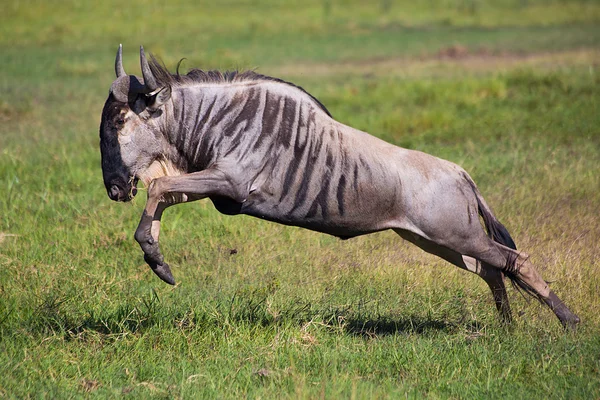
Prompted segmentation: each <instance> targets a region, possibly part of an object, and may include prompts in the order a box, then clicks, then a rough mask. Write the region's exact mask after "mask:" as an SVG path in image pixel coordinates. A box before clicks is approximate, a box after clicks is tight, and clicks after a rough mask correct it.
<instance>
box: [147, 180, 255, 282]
mask: <svg viewBox="0 0 600 400" xmlns="http://www.w3.org/2000/svg"><path fill="white" fill-rule="evenodd" d="M236 189H237V187H236V186H234V185H233V184H232V183H231V180H230V179H229V178H228V177H227V175H225V174H224V173H223V172H221V171H220V170H217V169H208V170H204V171H200V172H195V173H192V174H187V175H179V176H165V177H162V178H157V179H155V180H154V181H152V183H150V186H149V187H148V200H147V201H146V208H145V209H144V212H143V214H142V218H141V220H140V223H139V225H138V228H137V230H136V231H135V240H136V241H137V242H138V243H139V244H140V247H141V248H142V251H143V252H144V260H145V261H146V263H147V264H148V265H149V266H150V268H152V271H154V273H155V274H156V275H158V277H159V278H160V279H162V280H163V281H165V282H166V283H169V284H171V285H174V284H175V279H174V278H173V274H172V273H171V269H170V268H169V265H168V264H167V263H165V262H164V257H163V255H162V253H161V251H160V247H159V242H158V237H159V233H160V220H161V218H162V214H163V211H164V210H165V209H166V208H167V207H170V206H172V205H175V204H179V203H183V202H188V201H194V200H200V199H203V198H205V197H209V196H225V197H230V198H234V199H236V200H239V199H240V198H241V197H243V195H242V194H241V193H239V190H236ZM244 199H245V197H244ZM242 200H243V199H242Z"/></svg>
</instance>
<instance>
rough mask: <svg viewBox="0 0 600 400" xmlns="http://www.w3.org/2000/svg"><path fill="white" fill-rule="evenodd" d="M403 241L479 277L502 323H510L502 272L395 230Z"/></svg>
mask: <svg viewBox="0 0 600 400" xmlns="http://www.w3.org/2000/svg"><path fill="white" fill-rule="evenodd" d="M395 232H396V233H398V234H399V235H400V236H401V237H402V238H403V239H405V240H407V241H409V242H411V243H413V244H415V245H416V246H418V247H420V248H421V249H422V250H424V251H426V252H427V253H430V254H434V255H436V256H438V257H440V258H442V259H444V260H446V261H448V262H449V263H451V264H454V265H456V266H457V267H459V268H462V269H464V270H467V271H470V272H473V273H475V274H477V275H479V276H480V277H481V278H482V279H483V280H484V281H485V283H487V285H488V286H489V288H490V290H491V291H492V295H493V296H494V302H495V303H496V309H497V310H498V313H499V314H500V318H501V319H502V322H504V323H506V324H509V323H510V322H511V321H512V313H511V311H510V304H509V301H508V294H507V293H506V286H505V285H504V274H503V273H502V271H500V270H498V269H496V268H494V267H492V266H490V265H487V264H485V263H481V262H478V261H477V260H476V259H475V258H473V257H469V256H463V255H462V254H460V253H458V252H456V251H454V250H451V249H449V248H447V247H445V246H441V245H438V244H436V243H434V242H432V241H431V240H428V239H425V238H423V237H421V236H419V235H416V234H414V233H411V232H408V231H404V230H400V229H397V230H395Z"/></svg>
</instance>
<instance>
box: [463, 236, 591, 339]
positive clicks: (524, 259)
mask: <svg viewBox="0 0 600 400" xmlns="http://www.w3.org/2000/svg"><path fill="white" fill-rule="evenodd" d="M469 255H471V256H473V257H475V258H477V259H479V260H482V261H483V262H486V263H488V264H490V265H491V266H493V267H495V268H497V269H498V270H502V271H505V273H507V274H509V275H511V276H512V277H513V279H514V281H515V283H517V284H518V285H519V286H521V287H522V288H523V289H525V290H526V291H527V292H530V293H531V294H533V295H535V296H537V297H538V298H539V299H540V300H541V301H543V302H544V303H546V305H548V307H550V309H551V310H552V311H553V312H554V314H555V315H556V316H557V317H558V319H559V320H560V322H561V323H562V325H563V326H564V327H565V328H568V329H575V328H576V326H577V324H578V323H579V317H578V316H577V315H575V314H574V313H573V312H571V310H569V308H568V307H567V306H566V305H565V304H564V303H563V302H562V301H561V300H560V299H559V298H558V296H557V295H556V294H555V293H554V292H553V291H552V290H550V287H549V286H548V283H547V282H546V281H544V280H543V279H542V277H541V276H540V274H539V273H538V272H537V270H536V269H535V267H534V266H533V264H532V263H531V262H530V261H529V256H528V255H527V254H525V253H522V252H518V251H516V250H513V249H510V248H508V247H506V246H503V245H501V244H499V243H496V242H492V241H491V240H490V245H489V246H488V248H487V249H485V250H483V251H479V254H469Z"/></svg>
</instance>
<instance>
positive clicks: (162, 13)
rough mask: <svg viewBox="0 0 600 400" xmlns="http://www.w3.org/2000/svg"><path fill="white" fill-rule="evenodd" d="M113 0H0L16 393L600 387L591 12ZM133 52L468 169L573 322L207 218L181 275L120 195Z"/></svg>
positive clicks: (533, 6)
mask: <svg viewBox="0 0 600 400" xmlns="http://www.w3.org/2000/svg"><path fill="white" fill-rule="evenodd" d="M91 3H92V2H90V4H91ZM96 3H98V4H97V5H94V6H91V5H89V6H88V5H84V4H85V3H84V2H75V1H72V2H69V1H65V2H56V3H53V2H38V1H14V0H13V1H8V2H5V3H4V4H3V6H2V13H1V16H0V59H1V64H0V92H1V93H2V96H0V271H1V273H0V397H9V398H27V397H35V398H71V397H75V398H78V397H89V396H94V397H109V398H111V397H122V396H129V397H136V398H148V397H166V398H170V397H174V398H195V397H205V398H209V397H215V398H238V397H242V396H243V397H250V398H274V397H275V398H279V397H284V398H286V397H290V398H320V397H325V398H340V397H344V398H397V397H411V398H421V397H430V398H483V397H485V398H507V397H508V398H544V399H545V398H598V397H599V396H600V333H599V332H600V312H599V311H600V308H599V303H600V290H599V288H600V276H599V268H600V260H599V256H600V246H599V244H598V243H599V239H600V227H599V226H598V222H599V217H598V214H599V211H600V70H599V62H600V45H599V44H600V5H599V4H598V3H597V2H595V1H537V0H528V1H527V0H522V1H517V0H512V1H511V0H500V1H495V2H486V1H483V0H465V1H459V0H430V1H424V2H416V1H391V0H380V1H378V2H370V3H369V2H359V1H352V2H343V3H344V4H342V2H339V1H334V0H322V1H320V2H319V1H290V2H286V3H280V2H276V1H270V2H261V3H259V4H251V2H245V1H244V2H242V1H240V2H233V1H225V2H224V1H220V2H205V3H203V4H199V3H197V2H193V1H190V2H188V3H180V4H177V5H175V4H174V3H173V2H164V1H163V2H147V1H140V0H134V1H129V2H120V1H103V2H96ZM100 3H101V4H100ZM217 3H218V4H217ZM284 4H285V5H284ZM119 43H123V45H124V50H125V52H124V57H125V68H126V70H127V71H128V72H129V73H136V74H139V58H138V46H139V45H140V44H143V45H144V46H145V48H146V50H147V51H150V52H153V53H155V54H157V55H158V56H159V57H161V59H162V60H163V61H164V62H165V64H166V65H167V66H168V67H170V68H171V69H172V70H174V68H175V65H176V64H177V62H178V61H179V59H180V58H183V57H185V58H186V60H185V61H184V62H183V64H182V69H184V70H185V69H187V68H191V67H201V68H203V69H215V68H218V69H236V68H239V69H246V68H258V71H259V72H261V73H264V74H268V75H274V76H278V77H281V78H284V79H286V80H290V81H293V82H295V83H297V84H300V85H302V86H303V87H305V88H306V89H307V90H308V91H309V92H311V93H312V94H314V95H315V96H316V97H318V98H319V99H320V100H321V101H322V102H323V103H324V104H325V105H326V106H327V107H328V108H329V110H330V111H331V112H332V114H333V115H334V116H335V117H336V118H337V119H338V120H340V121H342V122H344V123H346V124H349V125H352V126H355V127H357V128H360V129H363V130H366V131H368V132H371V133H373V134H375V135H377V136H380V137H382V138H384V139H385V140H388V141H390V142H392V143H395V144H398V145H401V146H405V147H409V148H414V149H419V150H422V151H426V152H429V153H432V154H434V155H437V156H440V157H443V158H446V159H449V160H452V161H454V162H457V163H459V164H460V165H462V166H463V167H465V168H466V169H467V170H468V171H469V172H470V173H471V175H472V176H473V178H474V179H475V181H476V182H477V183H478V185H479V187H480V189H481V191H482V192H483V194H484V196H485V197H486V199H487V201H488V203H490V204H491V205H492V207H493V208H494V210H495V212H496V214H497V216H498V217H499V218H500V220H501V221H502V222H503V223H504V224H505V225H506V226H507V227H508V228H509V230H510V231H511V234H512V236H513V237H514V238H515V240H516V242H517V245H518V246H519V248H520V249H522V250H524V251H526V252H528V253H530V254H531V260H533V262H534V264H536V265H537V266H538V268H539V270H540V271H541V273H542V274H543V276H544V277H545V279H547V280H548V281H551V282H553V283H552V287H553V288H554V289H555V291H556V292H557V293H558V295H559V296H560V297H562V298H563V299H564V300H565V302H566V303H567V304H568V305H569V306H570V307H571V308H572V309H573V310H574V311H575V312H576V313H578V314H579V316H580V317H581V318H582V324H581V327H580V329H579V330H578V332H577V333H575V334H573V333H565V332H564V331H563V330H562V328H561V326H560V324H559V322H558V320H556V318H555V317H554V315H553V314H552V313H551V312H550V311H549V310H548V309H547V308H545V307H542V306H541V305H540V304H538V303H537V302H536V301H534V300H527V299H525V298H523V297H522V296H521V295H520V294H519V293H518V292H516V291H515V290H514V289H512V288H509V290H510V292H509V296H510V298H511V300H512V306H513V312H514V314H515V322H514V324H513V325H512V326H510V327H504V326H502V325H501V324H500V322H499V320H498V318H497V315H496V311H495V307H494V305H493V302H492V298H491V294H490V293H489V290H488V288H487V286H486V285H485V283H484V282H483V281H482V280H481V279H480V278H478V277H476V276H474V275H471V274H469V273H467V272H464V271H460V270H458V269H457V268H455V267H452V266H450V265H447V264H445V263H444V262H442V261H440V260H438V259H436V258H434V257H432V256H429V255H426V254H424V253H423V252H421V251H420V250H418V249H416V248H414V247H411V246H409V245H408V244H406V243H404V242H402V241H401V240H400V238H399V237H397V236H396V235H394V234H393V233H391V232H383V233H379V234H375V235H370V236H365V237H360V238H356V239H352V240H349V241H343V242H342V241H339V240H337V239H335V238H333V237H328V236H324V235H320V234H316V233H312V232H308V231H303V230H300V229H297V228H289V227H284V226H278V225H274V224H270V223H267V222H263V221H260V220H256V219H252V218H250V217H243V216H242V217H227V216H223V215H220V214H218V213H217V212H216V211H215V210H214V209H213V207H212V205H211V204H210V202H208V201H203V202H199V203H196V204H189V205H181V206H178V207H174V208H172V209H169V210H168V211H167V212H166V214H165V218H164V220H163V232H162V236H161V239H162V246H163V251H164V253H165V256H166V258H167V260H168V261H170V263H171V265H172V267H173V271H174V275H175V277H176V279H177V281H178V283H179V284H178V285H177V286H176V287H170V286H167V285H165V284H163V283H162V282H161V281H159V280H158V278H157V277H156V276H154V274H153V273H152V272H151V271H150V270H149V269H148V267H147V266H146V265H145V264H144V262H143V259H142V257H141V251H140V249H139V247H138V245H137V243H135V241H134V240H133V232H134V230H135V227H136V225H137V222H138V218H139V215H140V213H141V210H142V208H143V204H144V197H145V196H144V193H143V192H142V193H140V194H138V197H137V198H136V200H135V201H134V202H133V204H132V205H124V204H117V203H113V202H111V201H110V200H109V199H108V197H107V196H106V192H105V189H104V187H103V184H102V178H101V170H100V162H99V160H100V155H99V151H98V125H99V119H100V113H101V110H102V105H103V102H104V100H105V98H106V95H107V92H108V88H109V87H110V84H111V82H112V80H113V78H114V72H113V71H114V70H113V62H114V54H115V51H116V49H117V46H118V44H119Z"/></svg>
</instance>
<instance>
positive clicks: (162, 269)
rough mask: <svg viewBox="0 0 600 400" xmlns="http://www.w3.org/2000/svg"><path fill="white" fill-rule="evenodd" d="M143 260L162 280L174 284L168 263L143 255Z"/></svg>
mask: <svg viewBox="0 0 600 400" xmlns="http://www.w3.org/2000/svg"><path fill="white" fill-rule="evenodd" d="M144 260H146V263H148V265H149V266H150V268H152V271H154V273H155V274H156V275H157V276H158V277H159V278H160V279H162V280H163V281H164V282H166V283H168V284H169V285H175V278H173V274H172V273H171V268H169V264H167V263H164V262H161V263H158V262H155V261H154V260H153V259H152V258H151V257H148V256H147V255H144Z"/></svg>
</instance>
